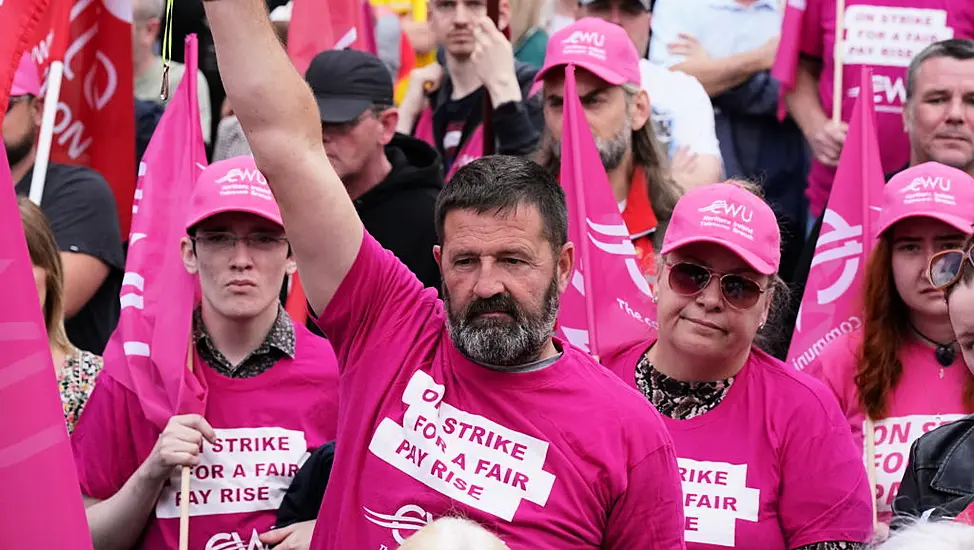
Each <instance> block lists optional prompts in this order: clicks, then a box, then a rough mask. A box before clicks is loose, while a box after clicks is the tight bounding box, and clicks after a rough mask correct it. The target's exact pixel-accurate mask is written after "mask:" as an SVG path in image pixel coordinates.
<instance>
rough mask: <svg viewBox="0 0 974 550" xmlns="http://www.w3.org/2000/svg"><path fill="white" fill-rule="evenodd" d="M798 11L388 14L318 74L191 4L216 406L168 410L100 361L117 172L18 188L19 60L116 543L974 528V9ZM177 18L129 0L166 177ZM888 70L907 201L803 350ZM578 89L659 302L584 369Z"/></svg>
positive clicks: (840, 533)
mask: <svg viewBox="0 0 974 550" xmlns="http://www.w3.org/2000/svg"><path fill="white" fill-rule="evenodd" d="M801 4H803V5H804V9H803V11H802V12H800V13H801V16H800V17H801V21H800V24H799V25H798V27H797V28H799V30H800V36H799V37H798V38H796V39H794V42H793V43H791V44H790V45H789V46H788V48H785V44H784V43H782V42H781V41H782V40H783V39H784V38H783V36H782V25H783V23H784V15H785V5H784V3H783V2H779V1H778V0H655V1H651V0H499V2H498V5H499V14H497V15H496V16H495V18H492V17H491V16H490V15H489V14H488V1H487V0H429V2H428V3H427V10H428V18H425V17H417V16H416V14H414V13H413V9H414V8H413V7H411V4H408V3H407V4H402V5H398V4H396V3H394V2H385V1H382V0H376V1H375V2H373V9H374V14H375V19H374V22H375V25H376V29H375V31H376V43H377V51H376V54H375V55H374V54H371V53H366V52H362V51H357V50H328V51H323V52H320V53H319V54H317V56H315V57H314V59H313V60H311V63H310V65H309V66H308V68H307V70H306V71H304V72H303V73H302V72H299V71H298V70H297V69H296V68H295V67H294V65H293V64H292V62H291V60H290V59H289V58H288V56H287V53H286V50H285V46H286V42H287V39H288V24H289V21H290V18H291V8H292V5H291V4H290V3H286V2H281V1H273V2H271V1H267V2H265V1H263V0H201V1H186V2H176V3H175V4H174V5H175V6H176V10H175V12H174V14H173V16H174V17H173V21H172V24H173V25H174V26H173V32H174V35H175V37H176V39H175V42H176V43H181V41H180V40H179V38H180V37H181V36H182V35H185V34H190V33H195V34H198V35H199V40H200V43H201V45H202V46H203V47H201V48H200V50H199V52H200V53H199V56H200V59H199V63H198V66H199V70H198V72H197V74H196V75H189V78H196V79H197V85H196V87H195V89H196V91H197V96H198V101H199V105H200V110H199V114H200V116H199V119H200V124H201V128H202V137H203V142H204V143H205V145H206V149H207V152H208V156H209V159H210V161H211V162H212V163H211V164H210V165H209V166H208V167H206V168H205V169H204V170H202V172H201V174H200V176H199V178H198V180H197V181H196V183H195V188H194V191H193V196H192V200H191V201H190V203H189V204H187V205H185V211H184V212H181V213H180V221H181V222H182V221H183V220H185V223H183V226H182V227H184V228H185V235H184V236H183V238H182V240H181V243H180V247H181V248H180V251H179V252H180V255H179V258H180V259H181V262H182V268H184V269H185V270H186V272H188V273H189V274H192V275H193V276H194V277H195V278H196V280H198V281H199V301H198V303H197V305H196V306H195V309H194V311H193V317H192V326H191V327H187V328H189V330H190V335H191V338H190V341H191V347H192V349H193V350H195V357H196V358H197V365H198V367H197V368H196V369H194V370H193V371H192V375H191V376H190V386H189V387H190V390H191V393H194V392H195V395H198V396H204V397H203V401H204V402H205V411H204V412H203V413H202V414H182V415H176V416H173V417H172V418H171V419H170V420H169V422H168V424H167V425H166V426H165V427H164V428H162V427H159V426H157V425H155V424H154V423H153V422H151V421H150V419H149V418H148V417H147V416H146V414H145V412H144V410H143V408H142V407H141V406H140V404H139V396H138V395H137V394H136V392H134V391H133V390H132V388H131V387H130V386H129V385H127V384H126V383H125V382H124V381H120V380H118V379H116V378H115V377H113V376H107V375H104V373H105V372H107V371H108V370H109V367H110V365H108V360H107V359H106V360H103V359H102V357H101V355H102V354H103V353H104V352H105V349H106V345H107V344H108V342H109V338H110V336H111V334H112V332H113V331H114V330H115V327H116V325H117V323H118V321H119V317H120V306H119V291H120V289H121V288H122V285H123V284H124V283H123V279H124V278H125V277H126V276H127V274H126V273H125V260H126V253H127V249H126V247H127V246H128V245H130V244H131V242H129V243H126V242H125V241H126V240H127V239H126V238H124V236H123V235H122V230H121V229H120V227H121V224H120V221H119V218H118V216H117V214H116V198H114V197H113V193H112V189H111V188H110V186H109V184H108V183H107V182H106V180H105V179H104V178H103V177H102V176H101V175H100V174H99V173H98V172H96V171H95V170H92V169H90V168H86V167H82V166H74V165H65V164H58V163H50V164H49V166H48V168H47V176H46V185H45V187H44V191H43V196H42V197H41V199H40V201H39V202H40V206H39V207H38V206H36V205H35V204H34V203H32V202H31V201H30V200H28V199H27V198H26V196H27V195H28V194H29V193H30V188H31V180H32V173H33V170H34V164H35V160H36V157H37V147H38V136H39V133H40V126H41V119H42V113H43V107H44V96H43V93H42V89H43V85H42V79H41V75H40V73H39V71H38V69H37V67H36V66H35V64H34V62H33V61H32V60H31V58H30V56H29V55H25V56H24V58H23V60H22V61H21V63H20V65H19V67H18V69H17V71H16V74H15V77H14V81H13V87H12V89H11V90H10V94H9V95H10V103H9V106H8V108H7V112H6V115H5V117H4V119H3V144H4V147H5V149H6V152H7V155H8V158H9V165H10V170H11V175H12V179H13V182H14V183H15V189H16V192H17V194H18V195H21V198H20V199H19V201H18V204H19V207H20V214H21V218H22V222H23V226H24V233H25V236H26V238H27V244H28V250H29V255H30V261H31V264H32V267H33V271H34V278H35V282H36V284H37V290H38V297H39V302H40V304H41V309H42V313H43V319H44V324H45V327H46V329H47V335H48V341H49V344H50V353H51V356H52V359H53V364H54V365H55V369H56V372H57V380H58V383H59V389H60V393H61V399H62V403H63V408H64V419H65V424H66V426H67V430H68V432H69V433H70V438H71V445H72V449H73V451H74V458H75V461H76V463H77V472H78V479H79V482H80V493H81V494H82V495H83V500H84V505H85V509H86V515H87V520H88V526H89V529H90V532H91V537H92V542H93V545H94V548H95V549H96V550H105V549H119V550H127V549H132V548H145V549H152V550H157V549H169V548H172V549H176V548H178V540H179V524H180V505H181V502H180V499H182V498H188V499H189V500H190V516H191V534H190V543H189V548H190V549H193V550H196V549H199V550H262V549H265V548H278V549H281V550H297V549H301V550H304V549H314V550H326V549H327V550H346V549H352V548H356V549H357V548H367V549H380V550H383V549H393V548H403V549H409V550H419V549H428V550H440V549H454V548H455V549H461V548H463V549H471V550H498V549H504V548H509V549H511V550H526V549H529V548H531V549H534V548H551V549H561V548H565V549H569V548H570V549H593V550H594V549H612V550H622V549H631V548H640V549H642V548H646V549H660V550H664V549H665V550H670V549H674V550H676V549H683V548H687V549H690V550H714V549H717V548H737V549H742V550H758V549H761V550H763V549H782V550H864V549H867V548H868V549H881V548H882V549H887V550H899V549H901V548H919V547H923V548H925V549H926V550H940V549H944V550H948V549H949V550H953V549H958V550H959V549H961V548H972V547H974V513H972V512H971V511H970V510H968V507H970V506H972V505H974V481H972V479H974V476H972V475H971V473H972V471H974V439H972V438H971V433H974V432H972V427H974V424H972V422H974V420H972V418H974V416H969V415H972V413H974V237H972V233H974V4H971V3H970V2H968V1H964V0H876V1H871V0H870V1H865V0H864V1H858V0H846V1H845V2H844V4H845V12H844V17H843V19H844V21H843V22H842V23H843V24H842V25H838V27H839V28H845V35H840V36H837V33H836V28H837V21H836V13H837V12H836V1H835V0H806V1H804V2H801ZM886 4H891V5H886ZM164 9H165V5H164V2H163V1H162V0H134V1H133V2H132V12H133V13H132V53H133V55H132V60H133V73H132V74H133V76H134V79H135V82H134V93H135V105H136V113H135V117H136V129H137V135H136V144H135V145H134V149H135V154H136V157H137V159H141V157H142V154H143V153H144V152H145V148H146V146H147V144H148V143H149V141H150V140H151V138H152V136H153V133H154V132H155V130H156V128H157V126H158V125H159V122H160V119H161V116H162V113H164V112H165V110H166V109H167V100H164V99H161V98H160V94H159V90H160V88H162V87H163V84H164V81H168V85H169V86H171V87H172V88H175V87H176V86H177V85H178V83H179V81H180V80H181V79H183V78H186V76H187V75H185V74H184V73H185V72H186V71H185V69H184V65H183V64H181V63H176V62H172V63H171V66H170V67H169V68H168V69H167V68H166V67H165V64H164V62H163V57H162V55H161V50H160V45H159V39H160V34H161V33H163V31H164V29H163V26H164V25H163V21H164V16H163V14H164ZM904 21H905V22H904ZM884 24H888V25H889V26H891V27H895V26H896V25H899V26H902V27H904V29H906V30H903V32H904V33H911V32H912V33H914V35H912V37H911V38H909V40H913V41H914V42H922V44H921V47H916V48H915V51H911V55H909V56H907V57H906V58H905V59H904V58H903V55H902V51H903V49H897V50H896V51H897V52H899V53H893V52H892V50H893V49H895V48H894V45H895V40H894V41H893V42H889V41H887V42H882V41H874V42H875V43H874V42H870V40H871V39H867V38H864V36H866V35H869V33H882V32H892V31H891V30H889V29H887V30H885V31H884V30H883V25H884ZM0 40H2V37H0ZM903 40H907V38H906V35H904V36H903ZM837 41H838V42H839V43H840V49H842V48H844V50H843V51H844V52H845V53H844V54H843V55H841V56H839V57H838V58H837V57H836V56H834V55H833V51H837V50H836V42H837ZM884 44H885V45H884ZM891 44H892V45H891ZM914 45H915V44H914ZM789 48H790V49H793V50H796V51H797V53H796V55H797V60H796V63H797V71H796V75H795V81H794V83H791V84H789V85H788V86H785V85H784V84H782V83H781V82H780V81H779V80H778V79H777V78H775V77H774V76H772V74H771V72H772V67H773V66H774V65H775V60H776V56H781V55H785V54H784V53H783V52H785V50H786V49H789ZM869 48H873V49H877V50H878V49H881V48H888V49H889V51H887V49H883V50H882V52H881V53H877V52H876V51H874V52H873V53H871V54H870V53H867V52H866V49H869ZM175 58H176V59H182V58H181V52H176V55H175ZM837 60H838V61H837ZM183 61H185V60H183ZM843 63H844V65H843ZM193 65H194V66H196V64H195V63H194V64H193ZM861 66H868V67H870V68H871V69H872V71H873V72H872V74H873V83H874V85H875V84H876V83H880V85H878V86H876V90H875V94H874V95H875V97H872V98H866V99H867V100H869V101H872V102H873V103H874V106H875V111H876V129H877V136H878V143H879V153H880V157H881V164H882V168H883V171H884V172H885V173H886V176H885V182H886V183H885V187H884V188H883V191H882V194H881V199H880V201H879V203H878V204H876V205H874V208H873V210H878V214H877V217H876V219H875V222H874V223H872V225H871V226H870V227H871V228H872V234H870V235H862V236H861V237H860V239H859V242H858V246H859V247H860V248H861V247H862V246H863V245H862V243H863V242H864V241H867V240H868V241H869V242H872V243H873V244H872V245H871V246H868V247H867V248H868V250H869V252H868V255H867V256H864V262H863V263H864V265H863V266H862V268H861V269H862V270H863V275H862V280H861V284H860V285H859V287H858V288H856V289H855V290H856V295H857V297H858V298H857V302H856V305H855V308H856V311H857V313H856V315H855V316H854V318H855V319H856V321H855V322H856V324H855V326H854V327H852V330H849V331H846V333H845V334H843V335H841V336H840V337H838V338H834V339H830V340H831V341H830V343H829V344H828V345H827V346H825V347H824V348H823V349H822V350H820V353H819V355H818V357H817V360H816V361H814V362H813V363H812V364H810V366H809V368H807V369H804V370H803V371H801V370H797V369H795V368H794V366H793V365H791V364H789V363H785V362H784V359H785V358H786V353H787V351H788V348H789V343H790V340H791V336H792V334H793V332H794V330H795V327H796V325H797V324H799V323H800V322H801V318H800V312H799V306H800V304H801V301H802V295H803V290H804V288H805V287H806V284H809V277H810V274H812V276H814V269H813V268H814V266H815V265H817V264H818V263H821V262H823V261H827V260H823V259H822V258H821V257H819V256H817V255H816V250H817V248H818V247H820V246H821V245H822V244H823V243H826V242H832V241H833V240H835V239H838V238H840V237H833V236H830V235H832V234H830V233H828V231H830V227H831V229H836V227H837V226H836V222H835V221H834V220H832V219H830V218H829V215H828V212H831V210H829V205H830V204H833V203H831V202H830V192H832V191H834V187H833V181H834V180H835V173H836V166H837V165H838V164H839V162H840V159H844V158H847V157H845V156H843V150H844V144H845V142H846V141H847V139H850V136H849V132H848V130H849V125H848V122H849V121H850V119H851V117H852V113H853V105H854V104H855V102H856V100H857V97H858V95H859V90H860V88H861V85H862V83H861V82H859V74H860V72H859V68H860V67H861ZM569 71H575V72H574V73H573V74H574V76H573V77H572V78H571V79H569V78H568V76H569ZM837 76H841V78H840V79H839V82H840V85H839V86H838V87H836V86H834V82H833V80H834V79H835V78H836V77H837ZM569 81H570V82H572V83H574V86H575V89H574V90H570V89H568V83H569ZM836 92H838V93H839V94H840V97H838V98H835V97H833V95H834V94H835V93H836ZM576 93H577V97H578V98H580V101H581V106H582V113H583V115H584V119H585V121H586V122H587V124H588V127H589V130H590V131H591V134H592V137H593V138H594V142H595V146H596V149H597V151H598V158H599V160H600V161H601V166H595V167H591V166H589V167H586V169H587V170H599V171H604V173H605V176H606V179H607V181H608V184H609V187H610V188H611V194H612V196H613V197H614V199H615V202H616V203H617V204H618V208H619V213H620V215H621V219H622V222H623V223H624V226H625V228H626V230H627V232H628V235H629V241H630V242H629V243H624V244H626V245H628V244H630V243H631V245H632V248H633V249H634V250H635V258H636V264H635V268H634V269H635V270H636V271H638V272H639V275H641V276H642V277H643V278H645V280H646V282H647V283H648V285H649V288H650V289H651V293H652V300H653V302H654V303H655V306H656V309H657V317H656V322H657V327H656V328H655V329H653V330H652V331H649V330H647V333H646V334H645V337H644V338H642V339H640V340H639V341H636V342H631V343H629V344H628V345H626V346H623V347H620V348H619V349H613V350H605V351H604V352H603V353H602V354H601V355H600V356H595V357H593V356H591V355H589V354H588V353H586V352H585V350H582V349H580V348H577V347H575V346H573V345H571V344H569V343H568V342H567V341H565V340H564V339H562V338H561V337H560V336H558V335H557V334H556V322H557V318H558V314H559V308H560V305H561V300H560V295H561V294H562V292H564V291H565V290H566V288H568V287H569V286H570V285H576V284H578V283H577V282H576V281H575V280H574V277H575V276H577V275H578V273H577V272H576V271H575V266H576V265H577V264H578V262H579V261H580V260H581V257H582V256H583V253H582V252H581V251H580V247H581V246H583V244H582V243H573V242H571V241H570V240H569V238H568V235H569V229H568V226H569V219H570V215H569V213H568V211H567V206H566V197H565V192H564V191H563V189H562V185H561V184H562V182H560V181H559V180H560V177H561V173H562V172H561V164H562V160H563V147H565V146H566V143H565V141H564V140H563V139H562V138H563V134H564V131H565V124H566V123H565V109H566V102H567V101H569V100H570V98H574V97H575V95H574V94H576ZM835 106H838V107H839V109H840V111H841V112H836V113H833V112H832V110H833V109H834V108H835ZM485 139H492V140H493V143H492V145H493V147H492V150H493V151H494V152H495V153H496V154H494V155H488V156H483V152H484V140H485ZM488 148H491V147H488ZM858 161H859V159H855V158H852V159H851V160H849V161H846V162H852V163H856V162H858ZM863 163H865V161H863ZM244 174H250V175H252V176H253V177H250V179H249V181H248V185H249V188H250V189H251V192H250V193H249V194H248V193H243V194H241V193H237V192H234V188H235V186H236V185H237V184H239V183H240V181H242V180H240V178H242V177H244V176H242V175H244ZM863 185H866V184H865V182H863ZM931 189H932V190H931ZM831 196H832V199H834V198H835V194H834V193H833V194H832V195H831ZM867 206H868V205H867ZM860 229H861V228H860ZM820 235H821V236H820ZM623 238H625V235H623ZM853 269H855V267H853ZM296 274H300V287H301V292H302V293H303V295H304V297H306V307H301V308H300V309H301V315H300V317H301V318H293V316H292V314H293V313H294V311H293V310H291V314H289V312H288V311H287V310H286V309H285V305H284V304H285V303H287V302H288V299H289V298H290V296H291V293H292V291H293V290H294V288H295V287H296V286H298V283H297V282H296V281H297V279H296V277H295V275H296ZM301 305H302V306H305V304H304V301H303V299H302V304H301ZM288 309H290V308H288ZM182 467H190V468H192V469H193V472H194V473H193V476H194V477H193V479H194V483H196V482H199V484H198V485H197V486H194V488H193V490H191V491H190V493H189V494H188V495H186V494H184V493H182V492H181V491H180V472H181V470H182ZM971 510H974V508H972V509H971ZM965 514H971V515H970V517H968V519H967V521H969V522H970V523H969V524H968V523H965V522H964V521H958V520H957V519H958V518H959V519H961V520H963V518H964V517H965Z"/></svg>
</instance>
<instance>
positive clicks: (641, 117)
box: [632, 90, 653, 132]
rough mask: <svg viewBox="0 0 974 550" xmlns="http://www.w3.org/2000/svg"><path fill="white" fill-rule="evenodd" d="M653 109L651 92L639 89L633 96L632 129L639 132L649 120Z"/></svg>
mask: <svg viewBox="0 0 974 550" xmlns="http://www.w3.org/2000/svg"><path fill="white" fill-rule="evenodd" d="M652 113H653V110H652V109H651V108H650V105H649V94H647V93H646V90H639V91H638V92H637V93H636V95H635V96H634V97H633V102H632V130H633V131H634V132H638V131H639V130H642V129H643V126H645V125H646V123H647V122H649V117H650V116H651V115H652Z"/></svg>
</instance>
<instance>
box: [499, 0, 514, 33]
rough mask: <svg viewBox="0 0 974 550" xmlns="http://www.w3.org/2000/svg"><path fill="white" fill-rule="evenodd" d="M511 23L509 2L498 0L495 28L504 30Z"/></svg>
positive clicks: (507, 0)
mask: <svg viewBox="0 0 974 550" xmlns="http://www.w3.org/2000/svg"><path fill="white" fill-rule="evenodd" d="M510 25H511V2H510V0H500V4H499V5H498V11H497V30H499V31H501V32H504V30H505V29H507V28H508V27H510Z"/></svg>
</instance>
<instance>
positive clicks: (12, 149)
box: [3, 121, 37, 183]
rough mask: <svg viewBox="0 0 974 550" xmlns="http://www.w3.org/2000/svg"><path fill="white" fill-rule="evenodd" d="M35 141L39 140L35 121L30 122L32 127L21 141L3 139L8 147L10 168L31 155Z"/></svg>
mask: <svg viewBox="0 0 974 550" xmlns="http://www.w3.org/2000/svg"><path fill="white" fill-rule="evenodd" d="M35 141H37V128H36V127H35V126H34V123H33V121H32V122H30V129H29V130H28V131H27V133H25V134H24V137H23V138H22V139H21V140H20V141H15V142H13V143H8V142H7V140H3V146H4V147H5V148H6V149H7V164H8V165H9V166H10V168H13V167H14V166H15V165H17V164H20V162H21V161H22V160H24V159H25V158H27V155H30V152H31V149H33V148H34V142H35ZM14 183H17V182H14Z"/></svg>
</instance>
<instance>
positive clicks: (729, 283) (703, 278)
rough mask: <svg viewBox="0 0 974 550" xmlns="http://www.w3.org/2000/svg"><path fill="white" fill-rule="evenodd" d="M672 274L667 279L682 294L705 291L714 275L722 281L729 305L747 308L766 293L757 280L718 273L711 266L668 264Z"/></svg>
mask: <svg viewBox="0 0 974 550" xmlns="http://www.w3.org/2000/svg"><path fill="white" fill-rule="evenodd" d="M667 266H668V267H669V268H670V275H669V278H668V279H667V281H668V282H669V285H670V288H671V289H673V292H676V293H677V294H679V295H681V296H696V295H697V294H700V293H701V292H703V291H704V289H706V288H707V287H708V286H709V285H710V281H711V280H712V279H713V278H714V277H718V279H717V280H718V281H719V282H720V294H721V296H723V298H724V301H725V302H727V305H729V306H730V307H732V308H734V309H738V310H745V309H750V308H752V307H754V304H756V303H758V300H760V299H761V295H762V294H764V290H765V289H763V288H761V285H759V284H758V283H757V282H756V281H753V280H751V279H748V278H747V277H745V276H743V275H737V274H734V273H718V272H716V271H714V270H712V269H710V268H709V267H704V266H702V265H697V264H693V263H690V262H677V263H673V264H667Z"/></svg>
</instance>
